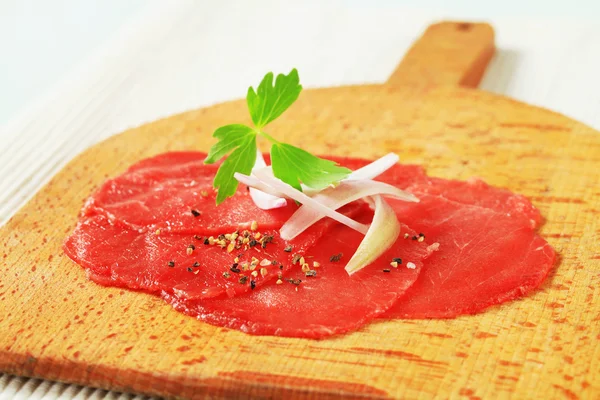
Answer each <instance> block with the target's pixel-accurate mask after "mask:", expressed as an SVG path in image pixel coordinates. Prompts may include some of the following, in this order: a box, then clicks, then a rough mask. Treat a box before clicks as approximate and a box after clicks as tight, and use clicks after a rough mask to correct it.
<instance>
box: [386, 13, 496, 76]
mask: <svg viewBox="0 0 600 400" xmlns="http://www.w3.org/2000/svg"><path fill="white" fill-rule="evenodd" d="M494 49H495V46H494V30H493V29H492V27H491V26H490V25H488V24H484V23H472V22H439V23H437V24H433V25H431V26H430V27H429V28H427V30H426V31H425V32H424V33H423V35H422V36H421V37H420V38H419V39H418V40H417V41H416V42H415V44H414V45H413V46H412V47H411V48H410V49H409V50H408V52H407V53H406V55H405V56H404V58H403V59H402V62H401V63H400V65H399V66H398V68H396V71H394V73H393V74H392V76H391V77H390V78H389V79H388V81H387V83H386V84H387V85H388V86H401V87H403V86H408V85H410V86H414V85H417V86H439V85H455V86H456V85H460V86H466V87H476V86H477V85H478V84H479V81H481V78H482V77H483V73H484V72H485V67H486V66H487V65H488V63H489V62H490V59H491V58H492V56H493V55H494Z"/></svg>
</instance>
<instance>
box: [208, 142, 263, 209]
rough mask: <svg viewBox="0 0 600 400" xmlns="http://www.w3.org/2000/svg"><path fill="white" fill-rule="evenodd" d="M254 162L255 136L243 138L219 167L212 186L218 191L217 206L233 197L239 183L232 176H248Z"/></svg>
mask: <svg viewBox="0 0 600 400" xmlns="http://www.w3.org/2000/svg"><path fill="white" fill-rule="evenodd" d="M255 162H256V134H254V135H247V136H245V137H244V138H243V139H242V141H241V142H240V144H239V147H238V148H237V149H235V150H234V151H233V152H232V153H231V154H230V155H229V157H227V158H226V159H225V161H223V164H221V166H220V167H219V170H218V171H217V174H216V175H215V180H214V181H213V186H214V187H215V188H217V189H218V193H217V205H219V204H221V203H222V202H223V201H224V200H225V199H226V198H228V197H231V196H233V195H234V193H235V191H236V190H237V187H238V184H239V182H238V181H237V179H235V178H234V177H233V174H235V173H236V172H240V173H242V174H244V175H250V172H251V171H252V167H254V163H255Z"/></svg>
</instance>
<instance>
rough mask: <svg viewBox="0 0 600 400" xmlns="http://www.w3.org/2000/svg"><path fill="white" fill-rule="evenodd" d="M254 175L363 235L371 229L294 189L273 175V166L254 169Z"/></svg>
mask: <svg viewBox="0 0 600 400" xmlns="http://www.w3.org/2000/svg"><path fill="white" fill-rule="evenodd" d="M254 175H255V176H256V177H257V178H258V179H260V180H261V181H262V182H263V183H265V184H267V185H269V186H271V187H272V188H273V189H275V190H277V191H279V192H281V193H283V194H284V195H286V196H288V197H289V198H291V199H293V200H296V201H298V202H300V203H302V204H304V205H308V206H309V207H311V208H314V209H316V210H318V211H319V212H320V213H323V214H324V215H325V216H327V217H329V218H332V219H334V220H336V221H338V222H339V223H342V224H344V225H347V226H349V227H350V228H352V229H354V230H356V231H358V232H360V233H362V234H363V235H365V234H366V233H367V231H368V230H369V227H368V226H367V225H365V224H361V223H359V222H356V221H355V220H353V219H352V218H348V217H347V216H345V215H344V214H341V213H339V212H337V211H335V210H332V209H331V208H329V207H327V206H325V205H323V204H321V203H319V202H318V201H316V200H314V199H312V198H310V197H309V196H307V195H306V194H304V193H302V192H301V191H299V190H297V189H294V188H293V187H291V186H290V185H288V184H287V183H285V182H283V181H281V180H279V179H277V178H274V177H273V175H272V171H271V167H266V168H262V169H258V170H256V171H254Z"/></svg>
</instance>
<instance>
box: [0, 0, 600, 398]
mask: <svg viewBox="0 0 600 400" xmlns="http://www.w3.org/2000/svg"><path fill="white" fill-rule="evenodd" d="M599 17H600V2H598V1H595V0H589V1H552V0H546V1H527V0H520V1H515V0H510V1H508V0H505V1H484V0H479V1H453V2H450V1H442V0H430V1H417V0H415V1H408V0H405V1H402V0H398V1H392V0H385V1H384V0H381V1H375V0H348V1H341V0H337V1H319V2H317V1H315V2H311V1H303V2H300V1H293V2H283V1H266V0H254V1H231V0H225V1H211V2H209V1H192V0H187V1H184V0H175V1H169V2H166V1H163V2H154V1H142V0H104V1H100V0H97V1H92V0H54V1H44V0H38V1H22V0H21V1H20V0H0V224H2V223H3V222H5V221H6V220H7V219H8V218H9V217H10V215H12V214H13V213H14V212H15V211H16V210H17V209H18V208H19V207H20V206H21V205H22V204H23V202H25V201H26V200H27V199H28V198H30V197H31V196H32V195H33V194H34V193H35V192H36V190H37V189H38V188H39V187H40V185H42V184H43V183H44V182H46V181H47V180H48V179H49V178H50V177H51V176H52V175H53V174H54V173H55V172H56V171H57V170H58V169H60V168H61V167H62V166H63V165H64V164H65V163H66V162H67V161H68V160H69V159H70V158H72V157H73V156H74V155H75V154H77V153H78V152H80V151H82V150H83V149H85V148H86V147H88V146H90V145H91V144H93V143H95V142H97V141H98V140H101V139H103V138H105V137H108V136H110V135H111V134H114V133H117V132H119V131H121V130H123V129H125V128H127V127H130V126H135V125H138V124H140V123H143V122H147V121H151V120H153V119H156V118H159V117H162V116H165V115H169V114H173V113H176V112H180V111H184V110H187V109H190V108H195V107H200V106H204V105H208V104H212V103H215V102H218V101H222V100H226V99H231V98H236V97H242V96H243V95H244V94H245V88H246V87H247V86H248V85H250V84H256V83H258V81H259V80H260V78H261V77H262V76H263V75H264V73H265V72H266V71H268V70H274V71H275V72H284V71H288V70H289V69H290V68H292V67H297V68H298V70H299V71H300V76H301V80H302V82H303V84H304V86H306V87H315V86H329V85H340V84H350V83H352V84H355V83H363V82H383V81H385V79H386V78H387V76H388V75H389V74H390V73H391V72H392V71H393V70H394V68H395V66H396V65H397V64H398V62H399V60H400V59H401V57H402V54H403V53H404V51H406V49H407V48H408V47H409V46H410V44H411V42H412V41H413V40H414V39H415V38H416V37H417V36H418V35H419V34H420V33H421V31H422V30H423V29H424V28H425V27H426V26H427V25H428V24H430V23H431V22H434V21H435V20H440V19H463V20H484V21H488V22H491V23H492V24H493V25H494V27H495V28H496V32H497V44H498V47H499V50H498V53H497V55H496V57H495V59H494V60H493V61H492V63H491V65H490V67H489V68H488V72H487V74H486V76H485V77H484V81H483V82H482V85H481V88H483V89H485V90H490V91H493V92H497V93H502V94H506V95H510V96H511V97H515V98H517V99H520V100H523V101H527V102H530V103H534V104H537V105H542V106H545V107H548V108H552V109H554V110H557V111H560V112H562V113H565V114H567V115H569V116H572V117H574V118H576V119H579V120H581V121H583V122H585V123H587V124H589V125H591V126H593V127H596V128H597V129H598V128H600V112H599V111H600V95H599V93H600V79H599V78H598V74H599V71H600V45H599V43H600V24H599V23H598V20H599ZM117 396H118V395H117V394H113V393H108V392H104V391H95V390H93V389H83V388H79V387H75V386H69V385H59V384H52V383H49V382H44V381H40V380H27V379H21V378H13V377H10V376H7V375H0V399H1V400H4V399H12V398H27V397H31V398H44V399H54V398H57V397H62V398H81V399H83V398H90V397H91V398H102V397H105V398H117Z"/></svg>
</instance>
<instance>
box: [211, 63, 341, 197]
mask: <svg viewBox="0 0 600 400" xmlns="http://www.w3.org/2000/svg"><path fill="white" fill-rule="evenodd" d="M301 91H302V85H300V79H299V77H298V71H296V69H295V68H294V69H293V70H292V71H291V72H290V73H289V74H288V75H283V74H279V75H278V76H277V79H276V80H275V85H273V73H272V72H269V73H268V74H267V75H265V77H264V78H263V80H262V82H261V83H260V85H258V88H257V90H256V91H255V90H254V88H252V87H250V88H248V94H247V96H246V102H247V103H248V111H250V116H251V117H252V122H253V123H254V128H252V127H249V126H246V125H241V124H232V125H225V126H223V127H221V128H219V129H217V130H216V131H215V133H214V134H213V137H215V138H217V139H218V140H219V141H218V142H217V143H216V144H215V145H213V146H212V147H211V148H210V151H209V153H208V156H207V157H206V160H204V163H205V164H213V163H215V162H217V161H218V160H220V159H221V158H223V157H224V156H225V155H227V154H228V153H229V152H231V154H229V157H227V158H226V159H225V161H224V162H223V164H222V165H221V166H220V167H219V170H218V171H217V174H216V175H215V179H214V181H213V186H214V187H215V188H216V189H217V190H218V194H217V204H220V203H222V202H223V201H224V200H225V199H226V198H228V197H231V196H233V194H234V193H235V191H236V190H237V187H238V181H237V180H236V179H235V178H234V177H233V174H235V173H236V172H239V173H242V174H244V175H249V174H250V172H251V171H252V167H253V166H254V163H255V161H256V149H257V147H256V137H257V136H262V137H263V138H266V139H267V140H268V141H269V142H271V164H272V167H273V175H275V177H277V178H279V179H281V180H282V181H283V182H285V183H287V184H288V185H291V186H293V187H294V188H296V189H298V190H302V187H301V186H300V184H301V183H303V184H305V185H307V186H309V187H312V188H315V189H322V188H324V187H327V186H328V185H330V184H332V183H335V182H338V181H340V180H342V179H344V178H345V177H347V176H348V174H349V173H350V172H351V171H350V170H349V169H348V168H344V167H340V166H339V165H338V164H337V163H335V162H333V161H329V160H324V159H322V158H319V157H317V156H314V155H312V154H310V153H309V152H307V151H305V150H302V149H300V148H298V147H295V146H292V145H289V144H286V143H281V142H279V141H278V140H276V139H274V138H273V137H272V136H270V135H268V134H267V133H266V132H264V131H263V128H264V127H265V126H267V125H268V124H269V123H270V122H272V121H273V120H275V119H276V118H277V117H279V116H280V115H281V114H283V112H284V111H285V110H287V109H288V108H289V107H290V106H291V105H292V104H293V103H294V102H295V101H296V99H297V98H298V96H299V95H300V92H301Z"/></svg>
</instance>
